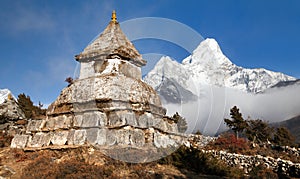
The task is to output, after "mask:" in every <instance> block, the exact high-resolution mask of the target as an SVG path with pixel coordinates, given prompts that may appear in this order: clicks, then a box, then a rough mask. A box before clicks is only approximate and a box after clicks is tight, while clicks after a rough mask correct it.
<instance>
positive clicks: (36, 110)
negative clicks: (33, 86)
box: [18, 93, 46, 119]
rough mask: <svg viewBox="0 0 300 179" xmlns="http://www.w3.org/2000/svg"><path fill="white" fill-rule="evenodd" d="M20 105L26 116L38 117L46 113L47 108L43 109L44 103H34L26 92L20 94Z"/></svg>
mask: <svg viewBox="0 0 300 179" xmlns="http://www.w3.org/2000/svg"><path fill="white" fill-rule="evenodd" d="M18 105H19V107H20V108H21V110H22V111H23V112H24V114H25V117H26V118H28V119H29V118H38V117H40V116H45V115H46V110H45V109H41V106H42V103H40V102H39V107H38V106H35V105H33V102H32V101H31V99H30V97H29V96H28V95H27V96H26V95H25V94H24V93H22V94H19V95H18Z"/></svg>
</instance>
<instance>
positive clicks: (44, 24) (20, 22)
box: [0, 2, 55, 35]
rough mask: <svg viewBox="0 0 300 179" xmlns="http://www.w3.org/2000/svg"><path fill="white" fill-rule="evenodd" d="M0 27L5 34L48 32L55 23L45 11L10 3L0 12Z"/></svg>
mask: <svg viewBox="0 0 300 179" xmlns="http://www.w3.org/2000/svg"><path fill="white" fill-rule="evenodd" d="M0 25H1V27H2V28H3V29H4V30H5V32H6V33H10V34H14V35H15V34H21V33H23V32H26V31H49V30H53V29H54V27H55V21H54V20H53V18H52V17H51V15H50V13H48V12H47V10H46V9H41V8H34V7H32V6H25V5H24V4H20V2H18V3H12V4H10V7H4V9H1V12H0Z"/></svg>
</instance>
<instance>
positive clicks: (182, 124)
mask: <svg viewBox="0 0 300 179" xmlns="http://www.w3.org/2000/svg"><path fill="white" fill-rule="evenodd" d="M172 119H173V120H174V121H175V123H177V127H178V131H179V132H181V133H184V132H185V131H186V130H187V123H186V120H185V118H183V117H181V116H180V115H179V114H178V112H176V113H175V114H174V115H173V117H172Z"/></svg>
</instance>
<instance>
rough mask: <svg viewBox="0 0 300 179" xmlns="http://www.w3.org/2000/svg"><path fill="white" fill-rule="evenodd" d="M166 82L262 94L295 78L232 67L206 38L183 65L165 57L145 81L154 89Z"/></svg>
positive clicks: (261, 70) (215, 43) (212, 42)
mask: <svg viewBox="0 0 300 179" xmlns="http://www.w3.org/2000/svg"><path fill="white" fill-rule="evenodd" d="M164 79H169V80H171V81H176V82H177V83H178V84H179V85H181V87H183V88H185V89H187V90H189V91H191V92H195V86H196V87H197V86H199V84H206V85H213V86H218V87H228V88H233V89H237V90H240V91H243V92H247V93H260V92H263V91H264V90H266V89H268V88H270V87H272V86H274V85H276V84H278V83H279V82H282V81H292V80H296V78H294V77H291V76H288V75H284V74H283V73H279V72H272V71H269V70H266V69H263V68H256V69H247V68H243V67H240V66H237V65H235V64H233V63H232V62H231V61H230V60H229V59H228V58H227V57H226V56H225V55H224V54H223V53H222V51H221V49H220V46H219V45H218V43H217V42H216V40H214V39H206V40H204V41H202V42H201V43H200V45H199V46H198V47H197V48H196V49H195V50H194V51H193V53H192V54H191V55H190V56H188V57H187V58H185V59H184V60H183V61H182V63H178V62H176V61H174V60H172V59H171V58H170V57H162V58H161V59H160V61H159V62H158V63H157V64H156V66H155V67H154V69H153V70H152V71H150V72H149V73H148V75H147V76H146V77H145V78H144V80H145V81H146V82H147V83H148V84H150V85H151V86H152V87H154V88H155V89H157V88H158V86H161V85H162V81H163V80H164Z"/></svg>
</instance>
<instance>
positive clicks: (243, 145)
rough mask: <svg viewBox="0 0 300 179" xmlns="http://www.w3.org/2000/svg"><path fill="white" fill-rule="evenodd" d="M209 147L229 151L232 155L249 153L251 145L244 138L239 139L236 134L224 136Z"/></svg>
mask: <svg viewBox="0 0 300 179" xmlns="http://www.w3.org/2000/svg"><path fill="white" fill-rule="evenodd" d="M209 147H211V148H213V149H219V150H227V151H228V152H231V153H244V152H247V151H249V149H250V145H249V143H248V142H247V140H246V139H244V138H237V137H236V136H235V135H234V134H224V135H222V136H220V137H218V139H217V140H215V141H214V142H212V143H210V144H209Z"/></svg>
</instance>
